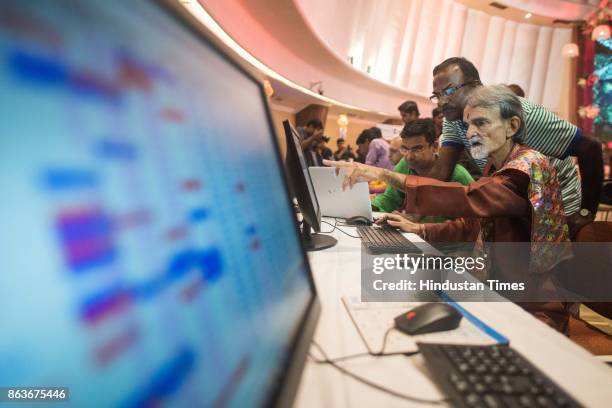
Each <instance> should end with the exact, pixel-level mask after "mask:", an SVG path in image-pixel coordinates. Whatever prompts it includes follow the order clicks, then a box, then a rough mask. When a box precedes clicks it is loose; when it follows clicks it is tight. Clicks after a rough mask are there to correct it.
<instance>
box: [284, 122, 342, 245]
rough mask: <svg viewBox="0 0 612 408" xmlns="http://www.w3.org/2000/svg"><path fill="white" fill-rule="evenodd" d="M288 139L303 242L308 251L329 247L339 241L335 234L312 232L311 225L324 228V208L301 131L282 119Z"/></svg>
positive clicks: (289, 167) (318, 229) (288, 164)
mask: <svg viewBox="0 0 612 408" xmlns="http://www.w3.org/2000/svg"><path fill="white" fill-rule="evenodd" d="M283 128H284V129H285V137H286V139H287V156H286V159H285V165H286V168H287V174H288V175H289V184H290V186H291V189H292V192H293V194H294V195H295V197H296V198H297V202H298V206H299V207H300V211H301V213H302V217H303V221H302V242H303V243H304V246H305V248H306V250H307V251H318V250H321V249H326V248H330V247H332V246H334V245H336V243H337V242H338V241H337V240H336V238H334V237H331V236H329V235H325V234H313V233H312V232H311V230H310V229H311V228H313V229H314V230H315V231H316V232H321V209H320V208H319V202H318V201H317V195H316V194H315V190H314V186H313V185H312V180H311V178H310V173H309V171H308V164H307V163H306V160H305V158H304V152H303V151H302V146H301V144H300V138H299V137H298V133H297V131H296V130H295V128H294V127H293V125H292V124H291V122H289V121H288V120H284V121H283Z"/></svg>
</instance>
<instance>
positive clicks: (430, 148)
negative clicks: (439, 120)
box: [372, 119, 474, 222]
mask: <svg viewBox="0 0 612 408" xmlns="http://www.w3.org/2000/svg"><path fill="white" fill-rule="evenodd" d="M400 135H401V137H400V138H399V140H400V153H401V156H402V158H401V160H400V161H399V162H398V163H397V164H396V165H395V168H394V169H393V171H394V172H396V173H401V174H411V175H420V176H426V175H427V173H428V172H429V170H430V169H431V168H432V167H433V165H434V163H435V161H436V159H437V158H438V142H437V140H436V133H435V125H434V122H433V121H432V120H431V119H417V120H415V121H413V122H411V123H409V124H407V125H406V126H404V129H402V132H401V134H400ZM451 181H456V182H458V183H461V184H463V185H468V184H469V183H471V182H473V181H474V179H473V178H472V177H471V176H470V174H469V173H468V172H467V170H466V169H464V168H463V167H462V166H461V165H460V164H457V165H456V166H455V171H454V172H453V176H452V178H451ZM405 197H406V195H405V194H404V193H403V192H402V191H401V190H398V189H397V188H395V187H394V186H392V185H387V189H386V190H385V192H384V193H382V194H380V195H378V196H376V197H375V198H374V199H373V200H372V208H373V209H374V211H383V212H393V211H397V210H400V209H401V208H402V207H403V204H404V199H405ZM413 219H414V220H416V221H418V222H444V221H446V220H448V219H449V217H445V216H417V217H413Z"/></svg>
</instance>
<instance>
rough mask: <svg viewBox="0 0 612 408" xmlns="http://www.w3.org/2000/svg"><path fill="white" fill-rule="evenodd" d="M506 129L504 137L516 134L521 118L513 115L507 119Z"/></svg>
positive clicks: (507, 137)
mask: <svg viewBox="0 0 612 408" xmlns="http://www.w3.org/2000/svg"><path fill="white" fill-rule="evenodd" d="M508 124H509V125H510V126H508V129H506V139H509V138H511V137H512V136H514V135H516V134H517V133H518V131H519V129H520V128H521V118H519V117H518V116H513V117H511V118H510V119H509V120H508Z"/></svg>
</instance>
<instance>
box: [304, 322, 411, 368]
mask: <svg viewBox="0 0 612 408" xmlns="http://www.w3.org/2000/svg"><path fill="white" fill-rule="evenodd" d="M394 329H395V327H393V326H392V327H389V328H388V329H387V331H386V332H385V335H384V337H383V344H382V348H381V349H380V351H377V352H375V353H373V352H371V351H368V352H365V353H357V354H349V355H347V356H342V357H336V358H331V359H330V358H326V359H323V360H321V359H317V358H315V357H313V356H311V357H312V360H313V361H314V362H315V363H317V364H329V363H330V362H334V363H337V362H339V361H346V360H352V359H354V358H359V357H366V356H371V357H388V356H399V355H402V356H407V357H409V356H413V355H415V354H419V352H418V351H412V352H404V351H398V352H394V353H385V348H386V346H387V338H388V337H389V333H391V331H393V330H394ZM312 343H313V344H316V342H315V341H314V340H313V342H312ZM317 347H319V348H320V347H321V346H319V345H317Z"/></svg>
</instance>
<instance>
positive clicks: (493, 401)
mask: <svg viewBox="0 0 612 408" xmlns="http://www.w3.org/2000/svg"><path fill="white" fill-rule="evenodd" d="M417 344H418V346H419V350H420V351H421V354H422V355H423V358H424V359H425V363H426V364H427V368H428V369H429V371H430V372H431V374H432V376H433V378H434V381H436V382H437V383H438V384H439V385H440V387H441V388H442V390H443V391H444V392H445V393H446V394H447V395H448V396H449V397H450V399H451V400H452V401H453V406H457V407H486V408H497V407H504V408H506V407H507V408H514V407H530V408H531V407H541V408H547V407H551V408H552V407H554V408H566V407H567V408H569V407H581V405H580V404H578V403H577V402H576V401H575V400H573V399H572V398H571V397H570V396H569V395H567V394H566V393H565V392H564V391H563V390H562V389H561V388H559V386H557V385H556V384H555V383H553V382H552V381H551V380H550V379H549V378H548V377H546V376H545V375H544V374H543V373H542V372H541V371H539V370H538V369H537V368H536V367H535V366H534V365H533V364H531V363H530V362H529V361H528V360H527V359H526V358H525V357H523V356H522V355H520V354H519V353H518V352H517V351H515V350H513V349H511V348H510V347H508V346H503V345H498V346H460V345H454V344H452V345H451V344H425V343H417Z"/></svg>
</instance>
